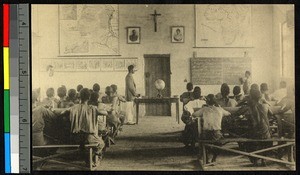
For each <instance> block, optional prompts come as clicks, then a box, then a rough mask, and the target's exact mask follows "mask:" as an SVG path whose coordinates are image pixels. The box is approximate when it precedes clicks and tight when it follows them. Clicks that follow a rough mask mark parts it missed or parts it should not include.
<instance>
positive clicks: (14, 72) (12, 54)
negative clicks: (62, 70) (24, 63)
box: [9, 4, 20, 173]
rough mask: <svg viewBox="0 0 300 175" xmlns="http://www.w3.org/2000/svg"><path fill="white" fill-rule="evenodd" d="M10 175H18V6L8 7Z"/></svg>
mask: <svg viewBox="0 0 300 175" xmlns="http://www.w3.org/2000/svg"><path fill="white" fill-rule="evenodd" d="M9 15H10V16H9V66H10V67H9V69H10V73H9V78H10V80H9V81H10V152H11V154H10V155H11V173H19V169H20V168H19V156H20V154H19V125H18V123H19V118H20V117H19V106H20V105H19V28H18V4H10V5H9Z"/></svg>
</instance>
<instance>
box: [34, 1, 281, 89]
mask: <svg viewBox="0 0 300 175" xmlns="http://www.w3.org/2000/svg"><path fill="white" fill-rule="evenodd" d="M154 9H156V10H157V12H158V13H161V14H162V15H161V16H160V17H158V31H157V32H154V26H153V25H154V24H153V19H152V17H151V16H150V14H151V13H153V12H154ZM119 11H120V15H119V16H120V17H119V28H120V29H119V38H120V42H119V43H120V53H121V57H138V61H139V63H138V64H139V68H140V69H139V71H138V72H137V73H136V75H135V77H134V78H135V81H136V84H137V90H138V91H139V92H141V93H142V94H143V93H144V91H145V90H144V89H145V88H144V70H143V62H144V58H143V55H144V54H170V55H171V58H170V60H171V72H172V75H171V95H180V94H181V93H182V92H183V91H184V90H185V84H186V83H185V82H184V79H187V80H188V81H189V80H190V72H189V60H190V57H192V55H193V52H197V56H198V57H202V56H203V57H206V56H208V57H234V56H240V57H241V56H243V55H244V52H245V51H247V52H248V56H249V57H251V58H252V75H253V78H252V79H253V82H255V83H258V84H260V83H262V82H267V83H268V84H269V86H270V89H272V86H273V85H274V84H275V83H277V82H276V78H277V77H278V71H279V65H278V59H279V58H278V53H277V52H274V49H273V47H274V43H273V37H274V35H273V32H274V30H273V21H274V20H273V7H272V6H271V5H253V6H252V25H253V26H252V29H253V46H254V47H253V48H247V49H245V48H193V47H194V30H195V24H194V6H193V5H148V6H146V5H120V6H119ZM32 12H33V13H36V14H33V15H32V23H33V29H32V30H33V32H35V34H33V45H34V46H33V50H32V53H33V54H32V56H33V59H32V60H33V61H32V68H33V78H32V83H33V88H35V87H41V88H42V90H43V88H44V89H45V88H47V87H54V88H57V87H58V86H60V85H62V84H64V85H66V86H67V88H71V87H72V88H76V86H77V84H79V83H81V84H83V85H84V86H86V87H91V86H92V85H93V84H94V83H95V82H98V83H99V84H100V86H101V87H102V89H104V87H105V86H107V85H110V84H113V83H114V84H117V85H118V86H119V93H120V94H122V93H124V88H125V85H124V78H125V76H126V72H93V73H89V72H67V73H66V72H55V74H54V77H53V78H51V79H52V80H49V79H47V74H46V73H45V72H39V68H38V66H39V61H41V60H42V58H57V59H60V58H59V57H57V56H58V6H57V5H34V6H33V7H32ZM176 25H182V26H184V27H185V42H184V43H182V44H178V43H171V42H170V40H171V39H170V27H171V26H176ZM128 26H140V27H141V35H142V36H141V44H127V43H126V27H128ZM274 42H279V41H278V40H274ZM107 77H109V78H107ZM53 80H55V81H53ZM201 88H202V92H203V94H207V93H217V92H218V91H219V89H220V86H204V85H202V86H201Z"/></svg>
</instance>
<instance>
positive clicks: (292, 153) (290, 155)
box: [288, 145, 295, 162]
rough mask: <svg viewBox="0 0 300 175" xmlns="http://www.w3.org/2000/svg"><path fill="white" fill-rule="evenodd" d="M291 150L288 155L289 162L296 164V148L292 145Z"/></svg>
mask: <svg viewBox="0 0 300 175" xmlns="http://www.w3.org/2000/svg"><path fill="white" fill-rule="evenodd" d="M289 148H290V150H289V154H288V161H289V162H294V161H295V160H294V146H293V145H291V146H290V147H289Z"/></svg>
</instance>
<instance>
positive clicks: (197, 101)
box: [184, 99, 206, 114]
mask: <svg viewBox="0 0 300 175" xmlns="http://www.w3.org/2000/svg"><path fill="white" fill-rule="evenodd" d="M205 104H206V102H205V101H204V100H200V99H195V100H193V101H189V102H188V103H187V104H186V105H184V110H186V111H188V112H190V114H193V113H194V112H195V111H194V108H202V106H203V105H205Z"/></svg>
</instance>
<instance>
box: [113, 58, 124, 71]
mask: <svg viewBox="0 0 300 175" xmlns="http://www.w3.org/2000/svg"><path fill="white" fill-rule="evenodd" d="M114 70H115V71H125V70H127V68H126V67H125V60H124V59H114Z"/></svg>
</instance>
